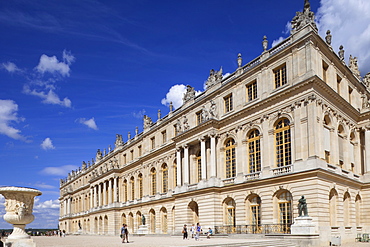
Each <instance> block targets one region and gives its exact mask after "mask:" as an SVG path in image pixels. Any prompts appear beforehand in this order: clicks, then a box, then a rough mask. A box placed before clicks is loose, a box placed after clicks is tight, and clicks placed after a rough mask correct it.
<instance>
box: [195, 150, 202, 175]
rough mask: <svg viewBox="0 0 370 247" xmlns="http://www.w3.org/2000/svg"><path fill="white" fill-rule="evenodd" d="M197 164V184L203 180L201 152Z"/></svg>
mask: <svg viewBox="0 0 370 247" xmlns="http://www.w3.org/2000/svg"><path fill="white" fill-rule="evenodd" d="M196 164H197V168H196V169H197V182H199V181H200V180H202V156H201V153H200V151H199V152H198V155H197V158H196Z"/></svg>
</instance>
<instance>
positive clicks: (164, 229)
mask: <svg viewBox="0 0 370 247" xmlns="http://www.w3.org/2000/svg"><path fill="white" fill-rule="evenodd" d="M160 212H161V228H162V233H163V234H167V230H168V224H167V209H166V208H161V211H160Z"/></svg>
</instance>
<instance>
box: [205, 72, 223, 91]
mask: <svg viewBox="0 0 370 247" xmlns="http://www.w3.org/2000/svg"><path fill="white" fill-rule="evenodd" d="M222 78H223V76H222V67H221V68H220V70H219V71H217V70H214V69H211V71H210V72H209V77H208V79H207V81H206V88H209V87H211V86H212V85H214V84H216V83H218V82H220V81H222Z"/></svg>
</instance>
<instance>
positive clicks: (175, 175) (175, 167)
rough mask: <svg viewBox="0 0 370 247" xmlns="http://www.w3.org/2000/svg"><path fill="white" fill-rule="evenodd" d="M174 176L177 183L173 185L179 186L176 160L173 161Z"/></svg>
mask: <svg viewBox="0 0 370 247" xmlns="http://www.w3.org/2000/svg"><path fill="white" fill-rule="evenodd" d="M173 176H174V181H175V184H174V185H173V187H176V186H177V161H176V160H175V161H174V162H173Z"/></svg>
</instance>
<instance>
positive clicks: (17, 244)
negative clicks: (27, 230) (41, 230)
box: [5, 238, 36, 247]
mask: <svg viewBox="0 0 370 247" xmlns="http://www.w3.org/2000/svg"><path fill="white" fill-rule="evenodd" d="M5 246H11V247H36V243H34V242H33V239H30V238H29V239H7V240H6V241H5Z"/></svg>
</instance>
